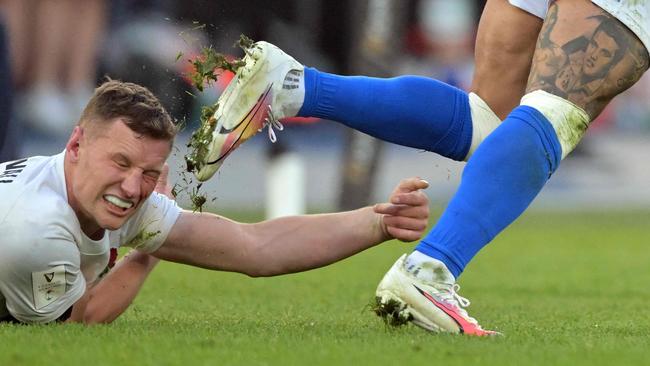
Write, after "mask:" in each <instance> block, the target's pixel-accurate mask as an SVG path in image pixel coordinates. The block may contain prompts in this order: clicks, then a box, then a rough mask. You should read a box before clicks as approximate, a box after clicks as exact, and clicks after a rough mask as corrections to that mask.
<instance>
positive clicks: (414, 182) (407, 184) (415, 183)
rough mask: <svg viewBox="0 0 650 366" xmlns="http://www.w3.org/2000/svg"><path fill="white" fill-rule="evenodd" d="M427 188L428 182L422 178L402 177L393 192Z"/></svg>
mask: <svg viewBox="0 0 650 366" xmlns="http://www.w3.org/2000/svg"><path fill="white" fill-rule="evenodd" d="M427 188H429V182H427V181H426V180H424V179H421V178H418V177H413V178H406V179H402V181H401V182H399V184H398V185H397V188H395V192H394V193H395V194H397V193H408V192H413V191H417V190H418V189H427Z"/></svg>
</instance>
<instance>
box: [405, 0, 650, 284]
mask: <svg viewBox="0 0 650 366" xmlns="http://www.w3.org/2000/svg"><path fill="white" fill-rule="evenodd" d="M611 28H614V29H616V30H619V31H620V32H619V33H613V31H611V32H609V30H610V29H611ZM605 29H607V31H606V30H605ZM608 32H609V33H608ZM601 33H606V34H607V35H608V38H607V37H604V34H601ZM612 34H613V35H612ZM618 49H622V50H623V51H622V52H621V51H619V50H618ZM647 68H648V55H647V51H646V50H645V49H644V48H642V46H641V43H640V42H639V41H638V40H637V39H636V38H635V37H634V36H633V35H632V34H631V32H629V31H628V30H627V29H626V28H624V27H621V25H620V23H618V21H616V20H615V19H613V18H612V17H611V16H608V14H606V13H604V12H603V11H602V10H600V8H598V7H596V6H594V5H593V4H591V2H589V1H586V0H572V1H563V0H558V1H557V2H556V3H555V4H554V5H553V6H552V8H551V9H549V14H548V15H547V18H546V20H545V23H544V26H543V28H542V31H541V33H540V35H539V38H538V42H537V46H536V51H535V57H534V60H533V64H532V69H531V75H530V78H529V81H528V87H527V91H531V92H532V91H536V90H537V91H539V92H540V93H547V94H549V95H551V98H554V99H561V100H564V101H565V102H566V103H570V104H571V105H572V106H575V107H576V108H578V109H583V110H584V111H586V112H583V114H582V115H581V116H580V117H581V118H583V119H586V121H587V122H588V121H589V120H590V119H591V118H593V117H595V116H596V115H597V114H598V113H600V111H601V110H602V108H604V106H605V105H606V104H607V102H609V100H611V98H613V97H614V96H615V95H617V94H618V93H620V92H621V91H623V90H625V89H626V88H628V87H629V86H630V85H631V84H633V83H634V82H635V81H636V80H638V78H639V77H640V76H641V74H642V73H643V71H645V69H647ZM554 127H555V126H554V125H553V124H552V123H551V122H550V121H549V119H548V118H547V117H546V116H545V115H544V114H543V113H540V111H539V110H538V109H536V108H533V107H530V106H526V105H524V106H520V107H517V108H516V109H515V110H514V111H513V112H512V113H510V115H509V116H508V117H507V118H506V119H505V120H504V121H503V122H502V123H501V125H500V126H499V127H498V128H497V129H496V130H494V132H492V133H491V134H490V135H489V136H488V137H487V138H486V139H485V141H483V143H482V144H481V145H480V146H479V147H478V149H477V150H476V152H475V153H474V155H473V157H472V158H471V159H470V160H469V162H468V163H467V166H466V167H465V170H464V172H463V178H462V181H461V184H460V187H459V189H458V192H456V194H455V195H454V197H453V198H452V200H451V202H450V203H449V206H448V207H447V209H446V210H445V212H444V213H443V215H442V216H441V218H440V220H439V221H438V223H437V225H436V226H435V227H434V228H433V230H432V231H431V233H429V235H428V236H427V237H426V238H425V239H424V240H423V241H422V243H421V244H420V245H419V246H418V248H417V249H418V251H420V252H423V253H425V254H428V255H429V256H431V257H434V258H437V259H439V260H441V261H443V262H444V263H445V264H446V265H447V267H448V268H449V269H450V270H451V272H452V273H453V274H454V276H458V275H459V274H460V273H461V272H462V271H463V269H464V268H465V266H466V264H467V263H468V262H469V261H470V260H471V258H472V257H473V256H474V255H475V254H476V253H477V252H478V251H479V250H480V249H481V248H483V247H484V246H485V245H486V244H487V243H489V242H490V241H491V240H492V239H493V238H494V237H495V236H496V235H497V234H498V233H500V232H501V231H502V230H504V229H505V228H506V227H507V226H508V225H509V224H510V223H512V222H513V221H514V220H515V219H517V217H519V215H521V213H522V212H523V211H524V210H525V209H526V208H527V207H528V206H529V204H530V203H531V202H532V201H533V199H534V198H535V197H536V196H537V194H538V193H539V191H540V190H541V189H542V188H543V187H544V185H545V183H546V181H547V180H548V179H549V177H550V176H551V175H552V173H553V172H554V171H555V170H556V169H557V167H558V165H559V163H560V160H561V157H562V154H563V147H562V145H561V144H560V141H559V140H558V136H557V133H556V129H555V128H554Z"/></svg>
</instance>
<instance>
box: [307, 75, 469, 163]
mask: <svg viewBox="0 0 650 366" xmlns="http://www.w3.org/2000/svg"><path fill="white" fill-rule="evenodd" d="M304 75H305V102H304V104H303V106H302V108H301V109H300V111H299V112H298V115H299V116H303V117H320V118H325V119H329V120H333V121H337V122H341V123H343V124H345V125H347V126H349V127H351V128H354V129H356V130H359V131H361V132H364V133H367V134H369V135H371V136H374V137H377V138H379V139H382V140H385V141H389V142H393V143H396V144H399V145H404V146H409V147H413V148H417V149H423V150H427V151H432V152H435V153H438V154H440V155H442V156H445V157H448V158H451V159H454V160H463V159H464V158H465V156H466V155H467V152H468V151H469V147H470V145H471V142H472V117H471V113H470V108H469V98H468V95H467V93H465V92H463V91H462V90H460V89H457V88H455V87H453V86H450V85H447V84H445V83H442V82H439V81H436V80H434V79H430V78H425V77H419V76H402V77H397V78H392V79H380V78H370V77H364V76H338V75H333V74H328V73H324V72H320V71H318V70H316V69H313V68H305V74H304Z"/></svg>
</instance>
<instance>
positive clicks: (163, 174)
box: [158, 163, 169, 187]
mask: <svg viewBox="0 0 650 366" xmlns="http://www.w3.org/2000/svg"><path fill="white" fill-rule="evenodd" d="M168 176H169V164H167V163H165V165H163V167H162V170H161V171H160V176H158V184H159V185H161V186H163V187H164V186H166V185H167V177H168Z"/></svg>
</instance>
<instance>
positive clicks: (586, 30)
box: [526, 0, 648, 119]
mask: <svg viewBox="0 0 650 366" xmlns="http://www.w3.org/2000/svg"><path fill="white" fill-rule="evenodd" d="M558 19H560V20H561V21H559V22H558ZM647 69H648V51H647V50H646V49H645V47H644V46H643V44H642V43H641V41H640V40H639V39H638V38H637V37H636V36H635V35H634V33H632V31H630V30H629V29H628V28H627V27H626V26H625V25H623V24H622V23H621V22H620V21H619V20H617V19H616V18H614V17H613V16H611V15H610V14H609V13H607V12H605V11H604V10H602V9H601V8H599V7H598V6H596V5H594V4H593V3H592V2H591V1H587V0H581V1H573V0H572V1H566V0H558V1H557V2H556V3H554V4H553V5H552V6H551V8H550V9H549V13H548V17H547V21H546V22H545V23H544V26H543V28H542V32H541V33H540V37H539V39H538V41H537V47H536V50H535V55H534V56H533V66H532V70H531V73H530V76H529V78H528V86H527V87H526V92H527V93H528V92H532V91H534V90H543V91H546V92H548V93H550V94H553V95H556V96H559V97H562V98H565V99H567V100H569V101H570V102H572V103H574V104H575V105H577V106H578V107H580V108H582V109H584V110H585V111H586V112H587V114H588V115H589V117H590V118H591V119H594V118H596V117H597V116H598V115H599V114H600V112H602V110H603V109H604V108H605V106H606V105H607V104H608V103H609V102H610V101H611V100H612V98H614V97H615V96H616V95H618V94H620V93H621V92H623V91H624V90H626V89H628V88H629V87H631V86H632V85H634V83H636V82H637V81H638V80H639V78H641V75H643V73H644V72H645V71H646V70H647Z"/></svg>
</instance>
